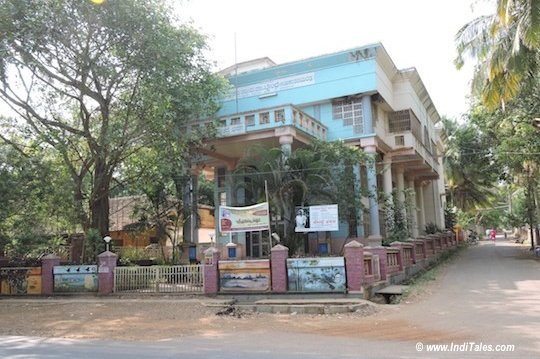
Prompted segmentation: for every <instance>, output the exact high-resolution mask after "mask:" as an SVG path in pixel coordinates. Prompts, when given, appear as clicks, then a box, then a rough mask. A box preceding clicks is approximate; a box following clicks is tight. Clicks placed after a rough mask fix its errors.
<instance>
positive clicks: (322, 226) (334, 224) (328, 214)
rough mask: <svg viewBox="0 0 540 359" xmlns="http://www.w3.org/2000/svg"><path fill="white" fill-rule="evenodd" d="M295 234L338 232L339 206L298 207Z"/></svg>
mask: <svg viewBox="0 0 540 359" xmlns="http://www.w3.org/2000/svg"><path fill="white" fill-rule="evenodd" d="M295 222H296V227H295V229H294V230H295V232H319V231H321V232H324V231H338V230H339V219H338V205H337V204H329V205H324V206H310V207H296V217H295Z"/></svg>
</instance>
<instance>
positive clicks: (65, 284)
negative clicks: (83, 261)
mask: <svg viewBox="0 0 540 359" xmlns="http://www.w3.org/2000/svg"><path fill="white" fill-rule="evenodd" d="M53 274H54V291H55V292H96V291H97V290H98V275H97V266H96V265H80V266H77V265H75V266H56V267H54V268H53Z"/></svg>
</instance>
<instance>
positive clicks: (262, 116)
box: [259, 112, 270, 125]
mask: <svg viewBox="0 0 540 359" xmlns="http://www.w3.org/2000/svg"><path fill="white" fill-rule="evenodd" d="M267 123H270V113H269V112H261V113H259V125H265V124H267Z"/></svg>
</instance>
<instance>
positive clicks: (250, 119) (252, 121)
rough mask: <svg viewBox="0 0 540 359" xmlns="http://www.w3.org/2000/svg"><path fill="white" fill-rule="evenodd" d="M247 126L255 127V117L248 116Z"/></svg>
mask: <svg viewBox="0 0 540 359" xmlns="http://www.w3.org/2000/svg"><path fill="white" fill-rule="evenodd" d="M246 126H255V115H246Z"/></svg>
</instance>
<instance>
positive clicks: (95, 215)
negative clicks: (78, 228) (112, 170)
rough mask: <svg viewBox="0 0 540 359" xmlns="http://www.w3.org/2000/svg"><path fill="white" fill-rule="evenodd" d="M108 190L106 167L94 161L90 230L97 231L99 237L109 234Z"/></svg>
mask: <svg viewBox="0 0 540 359" xmlns="http://www.w3.org/2000/svg"><path fill="white" fill-rule="evenodd" d="M109 189H110V175H109V171H108V166H107V165H106V163H105V161H103V160H102V159H96V164H95V172H94V186H93V191H92V195H91V197H90V228H95V229H97V230H98V231H99V235H100V236H101V237H103V236H105V235H107V234H109Z"/></svg>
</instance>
